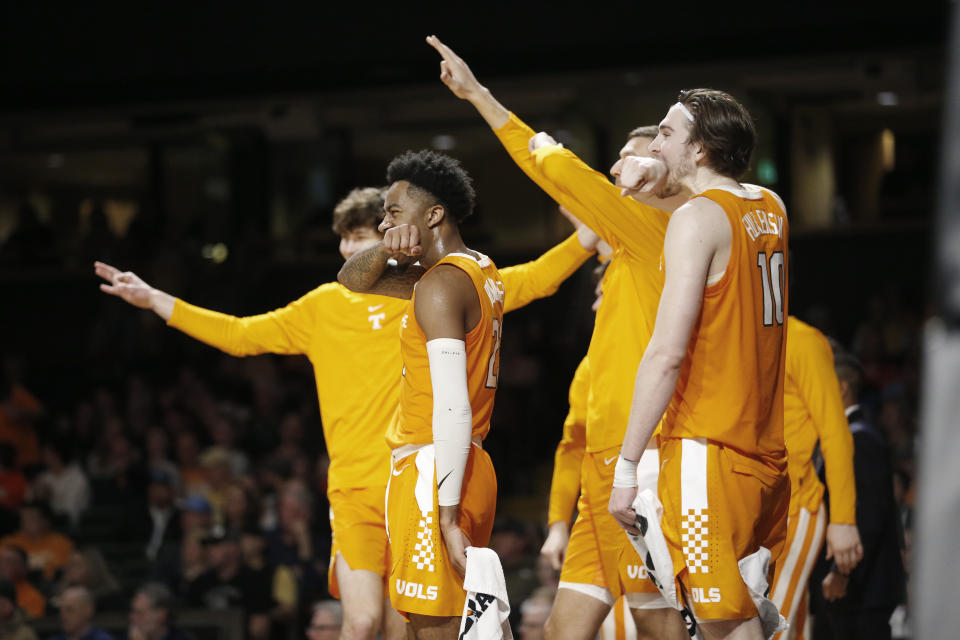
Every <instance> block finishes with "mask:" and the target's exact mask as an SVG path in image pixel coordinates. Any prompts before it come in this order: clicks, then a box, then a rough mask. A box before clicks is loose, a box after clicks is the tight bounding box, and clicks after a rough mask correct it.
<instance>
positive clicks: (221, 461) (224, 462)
mask: <svg viewBox="0 0 960 640" xmlns="http://www.w3.org/2000/svg"><path fill="white" fill-rule="evenodd" d="M200 465H201V466H202V467H203V472H204V478H205V484H206V488H205V490H204V495H205V496H206V498H207V500H208V501H209V502H210V506H211V507H213V523H214V524H219V525H222V524H223V504H224V502H226V499H227V488H228V487H229V486H230V484H231V483H232V482H233V468H232V467H231V466H230V454H229V453H228V452H227V451H226V449H222V448H220V447H210V448H209V449H207V450H206V451H204V452H203V456H202V457H201V458H200Z"/></svg>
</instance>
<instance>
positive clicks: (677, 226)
mask: <svg viewBox="0 0 960 640" xmlns="http://www.w3.org/2000/svg"><path fill="white" fill-rule="evenodd" d="M729 227H730V224H729V222H728V220H727V214H726V211H725V210H724V208H723V207H722V206H721V205H720V204H719V203H718V202H715V201H713V200H711V199H710V198H706V197H703V196H696V197H694V198H691V199H690V200H688V201H687V202H685V203H683V204H682V205H680V207H678V208H677V210H676V211H674V212H673V215H671V216H670V223H669V224H668V225H667V235H668V236H670V237H673V238H680V239H688V240H694V239H697V238H703V237H705V236H716V235H718V234H721V233H724V232H725V231H727V230H728V229H729Z"/></svg>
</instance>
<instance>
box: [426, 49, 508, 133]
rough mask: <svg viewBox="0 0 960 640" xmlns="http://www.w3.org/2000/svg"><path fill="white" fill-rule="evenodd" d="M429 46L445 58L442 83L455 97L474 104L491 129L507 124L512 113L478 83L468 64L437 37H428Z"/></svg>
mask: <svg viewBox="0 0 960 640" xmlns="http://www.w3.org/2000/svg"><path fill="white" fill-rule="evenodd" d="M427 44H429V45H430V46H431V47H433V48H434V49H436V50H437V53H439V54H440V57H441V58H443V60H442V61H441V62H440V81H441V82H443V84H445V85H447V87H449V89H450V91H452V92H453V95H455V96H457V97H458V98H460V99H461V100H466V101H468V102H469V103H470V104H472V105H473V106H474V107H475V108H476V110H477V111H478V112H479V113H480V116H481V117H483V119H484V120H486V121H487V124H489V125H490V128H491V129H499V128H500V127H502V126H503V125H505V124H507V122H508V121H509V120H510V112H509V111H507V108H506V107H504V106H503V105H502V104H500V103H499V102H497V99H496V98H494V97H493V94H492V93H490V91H489V90H488V89H487V88H486V87H485V86H483V85H482V84H480V83H479V82H478V81H477V78H476V76H474V75H473V71H471V70H470V67H468V66H467V63H466V62H464V61H463V59H462V58H461V57H460V56H458V55H457V54H455V53H454V52H453V49H451V48H450V47H448V46H447V45H445V44H443V43H442V42H440V38H438V37H437V36H427Z"/></svg>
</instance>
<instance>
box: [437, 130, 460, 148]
mask: <svg viewBox="0 0 960 640" xmlns="http://www.w3.org/2000/svg"><path fill="white" fill-rule="evenodd" d="M431 144H432V145H433V148H434V149H437V150H438V151H450V150H452V149H454V148H455V147H456V146H457V139H456V138H454V137H453V136H451V135H447V134H445V133H443V134H440V135H438V136H434V137H433V141H432V142H431Z"/></svg>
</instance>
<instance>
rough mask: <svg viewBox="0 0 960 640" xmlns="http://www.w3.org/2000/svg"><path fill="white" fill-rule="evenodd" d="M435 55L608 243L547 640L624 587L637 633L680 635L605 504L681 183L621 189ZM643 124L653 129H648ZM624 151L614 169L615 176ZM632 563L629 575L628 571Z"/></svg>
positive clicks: (594, 618)
mask: <svg viewBox="0 0 960 640" xmlns="http://www.w3.org/2000/svg"><path fill="white" fill-rule="evenodd" d="M427 42H428V43H429V44H430V45H431V46H432V47H434V48H435V49H436V50H437V51H438V53H439V54H440V55H441V57H442V58H443V61H442V62H441V73H440V79H441V81H442V82H443V83H444V84H445V85H446V86H447V87H448V88H449V89H450V90H451V91H452V92H453V94H454V95H456V96H457V97H458V98H461V99H463V100H467V101H468V102H470V103H471V104H472V105H473V106H474V107H475V108H476V109H477V112H478V113H479V114H480V115H481V116H482V117H483V119H484V120H486V122H487V124H489V125H490V128H491V129H493V131H494V133H495V134H496V135H497V137H498V138H499V139H500V141H501V143H502V144H503V146H504V147H505V148H506V150H507V151H508V152H509V153H510V156H511V158H513V160H514V162H516V163H517V165H518V166H519V167H520V168H521V169H522V170H523V171H524V173H526V174H527V176H529V177H530V179H531V180H533V181H534V182H535V183H536V184H537V185H539V186H540V188H542V189H543V190H544V191H546V192H547V194H548V195H550V197H551V198H553V199H554V200H556V201H557V202H558V203H560V205H561V206H563V207H564V208H565V209H567V210H569V211H570V212H571V213H573V214H574V215H575V216H577V218H578V219H579V220H581V221H582V222H583V223H584V224H586V225H587V226H588V227H589V228H590V229H592V230H593V231H595V232H596V233H597V234H599V235H600V237H601V238H602V239H603V240H604V241H605V242H607V243H608V244H609V245H610V246H611V247H612V249H613V255H612V257H611V259H610V266H609V268H608V269H607V273H606V275H605V276H604V279H603V295H604V298H605V299H607V300H608V301H610V303H609V304H602V305H601V306H600V308H599V310H598V311H597V317H596V322H595V325H594V330H593V336H592V338H591V340H590V349H589V351H588V358H589V361H590V376H589V391H588V401H587V409H586V410H587V416H586V425H585V429H586V444H585V447H586V451H585V453H584V456H583V461H582V467H581V470H582V472H581V478H580V486H581V494H580V497H579V500H578V502H577V507H578V514H577V520H576V522H575V523H574V525H573V529H572V530H571V532H570V540H569V545H568V547H567V549H566V554H565V556H564V560H563V570H562V572H561V575H560V585H559V589H558V590H557V597H556V601H555V602H554V607H553V609H552V610H551V612H550V617H549V619H548V620H547V624H546V627H545V633H546V635H547V638H548V639H550V640H559V639H562V640H592V639H593V638H594V637H595V636H596V635H597V632H598V630H599V629H600V626H601V623H602V622H603V620H604V618H605V617H606V616H607V614H608V612H609V611H610V608H611V607H612V606H613V604H614V602H615V601H616V600H617V599H618V598H620V596H621V595H623V594H624V593H626V594H627V599H628V602H629V603H630V607H631V612H632V614H633V616H634V620H635V622H636V625H637V636H638V638H683V637H686V635H685V634H686V630H685V629H684V628H683V624H682V622H681V619H680V616H679V615H678V614H677V612H676V611H674V610H672V609H670V608H668V605H667V603H666V602H665V601H664V600H663V598H661V597H660V594H659V593H658V592H657V590H656V588H655V587H654V585H653V583H651V582H650V581H649V580H647V579H646V578H645V577H640V576H639V574H638V573H637V572H636V567H637V566H639V565H640V564H641V563H640V558H639V557H638V556H637V554H636V552H635V551H634V549H633V547H632V546H631V545H630V544H629V542H628V541H627V539H626V536H624V535H623V532H622V531H621V530H620V527H619V526H618V525H617V522H616V521H615V520H614V519H613V517H611V515H610V514H609V513H608V512H607V502H608V500H609V496H610V487H611V484H612V482H613V469H614V462H615V461H616V460H617V454H618V452H619V449H620V443H621V442H622V440H623V432H624V429H625V428H626V423H627V416H628V414H629V411H630V403H631V400H632V398H633V378H634V375H635V374H636V370H637V364H638V363H639V362H640V358H641V356H642V355H643V351H644V349H645V348H646V345H647V341H648V340H649V338H650V335H651V334H652V332H653V323H654V319H655V318H656V312H657V301H658V300H659V299H660V291H661V289H662V287H663V271H662V269H661V254H662V251H663V237H664V233H665V232H666V228H667V222H668V221H669V219H670V214H669V212H670V211H673V209H674V208H676V207H677V206H680V204H682V203H683V202H684V201H685V200H686V194H682V193H681V194H677V195H675V196H671V197H670V198H667V199H659V198H656V197H653V196H650V195H649V194H639V195H638V197H637V198H638V199H631V198H623V197H621V193H620V191H621V190H620V188H619V187H618V186H616V185H614V184H611V183H610V181H609V179H608V178H607V177H606V176H605V175H603V174H602V173H600V172H598V171H595V170H593V169H592V168H590V167H589V166H588V165H587V164H585V163H584V162H583V161H582V160H580V159H579V158H578V157H577V156H576V155H574V154H573V153H572V152H571V151H569V150H568V149H564V148H563V147H562V145H558V144H557V143H556V142H555V141H554V140H553V139H552V138H551V137H550V136H548V135H547V134H545V133H537V134H534V131H533V130H532V129H530V127H528V126H527V125H526V124H524V123H523V122H522V121H521V120H520V119H519V118H518V117H517V116H516V115H515V114H512V113H510V111H508V110H507V109H506V107H504V106H503V105H502V104H500V102H498V101H497V100H496V99H495V98H494V97H493V95H492V94H491V92H490V91H489V90H488V89H487V88H486V87H484V86H483V85H481V84H480V83H479V82H478V81H477V79H476V77H475V76H474V75H473V72H472V71H471V70H470V67H469V66H467V64H466V62H464V61H463V59H462V58H460V57H459V56H457V55H456V54H455V53H454V52H453V51H452V50H451V49H450V48H449V47H448V46H446V45H445V44H443V43H442V42H441V41H440V40H439V39H437V38H436V37H435V36H430V37H429V38H427ZM653 135H656V131H654V132H652V135H651V132H647V131H645V130H644V129H642V128H641V129H638V130H635V131H634V132H631V134H630V136H629V137H628V139H627V141H626V144H625V145H624V146H623V148H622V149H621V150H620V158H621V160H622V159H623V158H626V157H630V156H633V155H636V154H645V155H648V154H649V152H648V151H647V150H646V147H647V145H648V143H649V141H650V140H651V139H652V137H653ZM648 136H649V137H648ZM620 166H621V161H619V160H618V161H617V163H616V164H614V166H613V167H612V168H611V170H610V173H611V175H612V176H613V177H614V179H615V180H616V181H617V183H618V184H619V174H620ZM656 446H657V445H656V439H652V440H651V441H650V444H649V447H650V450H649V451H648V455H646V456H644V461H643V465H644V468H643V469H642V470H641V477H642V478H643V479H644V482H645V483H647V484H649V486H651V487H655V486H656V484H655V483H656V477H657V469H658V466H659V465H658V464H657V461H656V456H657V450H656ZM631 573H632V575H631Z"/></svg>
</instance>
